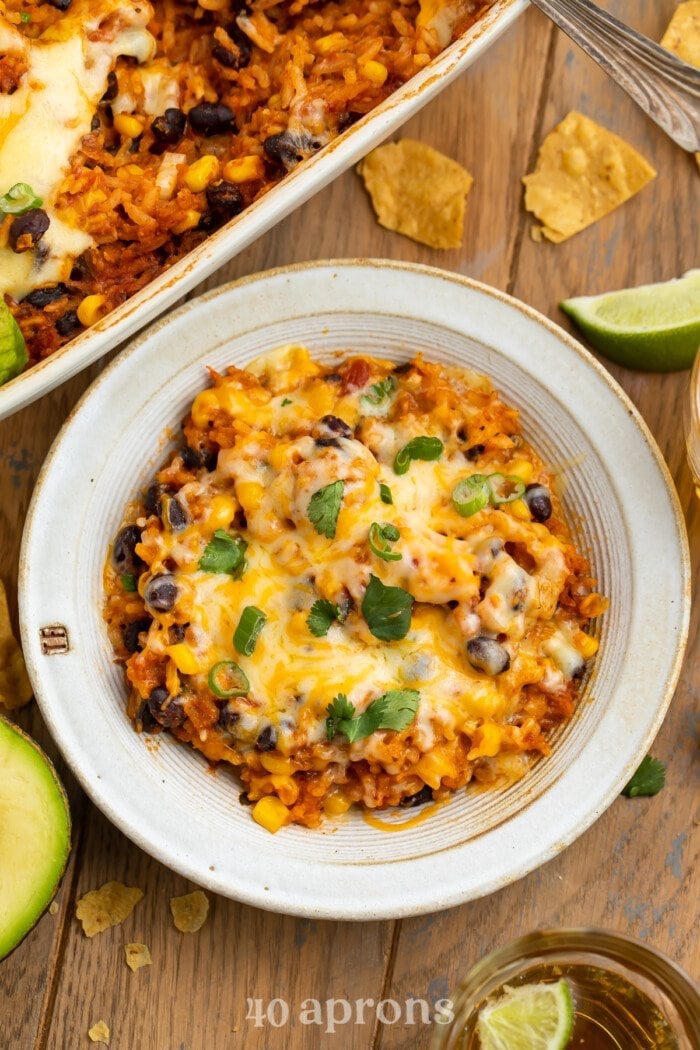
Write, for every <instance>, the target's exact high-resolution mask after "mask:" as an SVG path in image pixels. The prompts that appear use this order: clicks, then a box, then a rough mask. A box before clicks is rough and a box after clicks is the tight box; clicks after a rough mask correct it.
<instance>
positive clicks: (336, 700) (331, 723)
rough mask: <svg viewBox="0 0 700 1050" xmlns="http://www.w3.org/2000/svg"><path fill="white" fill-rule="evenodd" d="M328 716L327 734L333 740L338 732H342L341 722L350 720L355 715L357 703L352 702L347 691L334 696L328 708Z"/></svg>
mask: <svg viewBox="0 0 700 1050" xmlns="http://www.w3.org/2000/svg"><path fill="white" fill-rule="evenodd" d="M326 711H327V713H328V718H327V719H326V736H327V737H328V739H329V740H332V739H333V737H334V736H335V734H336V733H337V732H340V731H341V730H340V723H341V722H346V721H350V720H351V719H353V718H354V717H355V705H354V704H351V703H350V701H349V700H348V698H347V696H346V695H345V693H338V695H337V696H334V697H333V699H332V701H331V702H330V704H329V705H328V707H327V708H326Z"/></svg>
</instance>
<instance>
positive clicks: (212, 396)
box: [192, 390, 221, 430]
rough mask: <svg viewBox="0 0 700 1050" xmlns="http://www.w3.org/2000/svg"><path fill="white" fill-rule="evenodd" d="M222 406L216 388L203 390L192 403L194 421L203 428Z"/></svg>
mask: <svg viewBox="0 0 700 1050" xmlns="http://www.w3.org/2000/svg"><path fill="white" fill-rule="evenodd" d="M220 408H221V402H220V401H219V397H218V395H217V392H216V390H202V392H201V394H197V396H196V398H195V399H194V401H193V403H192V422H193V423H194V425H195V426H196V427H199V428H200V429H202V430H203V429H204V428H205V427H206V426H207V424H208V423H211V421H212V419H213V418H214V416H215V414H216V413H217V412H218V411H219V409H220Z"/></svg>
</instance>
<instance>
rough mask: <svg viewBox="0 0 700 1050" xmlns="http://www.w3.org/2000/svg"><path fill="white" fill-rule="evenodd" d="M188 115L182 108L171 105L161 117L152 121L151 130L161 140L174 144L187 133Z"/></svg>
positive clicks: (170, 144)
mask: <svg viewBox="0 0 700 1050" xmlns="http://www.w3.org/2000/svg"><path fill="white" fill-rule="evenodd" d="M186 125H187V117H186V116H185V114H184V113H183V112H182V110H181V109H176V108H175V107H174V106H170V107H169V108H168V109H166V110H165V112H164V113H163V114H162V116H160V117H156V118H155V120H154V121H152V122H151V131H152V132H153V134H154V135H155V137H156V138H157V139H158V141H159V142H164V143H167V144H168V145H169V146H172V145H173V144H174V143H175V142H179V141H180V139H181V138H182V136H183V135H184V134H185V127H186Z"/></svg>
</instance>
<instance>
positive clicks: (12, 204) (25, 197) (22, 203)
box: [0, 182, 43, 215]
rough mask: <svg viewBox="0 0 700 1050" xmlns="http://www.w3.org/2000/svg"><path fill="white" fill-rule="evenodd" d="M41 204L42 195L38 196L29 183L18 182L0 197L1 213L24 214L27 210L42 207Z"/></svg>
mask: <svg viewBox="0 0 700 1050" xmlns="http://www.w3.org/2000/svg"><path fill="white" fill-rule="evenodd" d="M41 204H43V201H42V199H41V197H37V195H36V193H35V192H34V190H33V189H32V187H31V186H30V185H29V184H28V183H26V182H16V183H15V184H14V186H11V187H10V189H9V190H8V191H7V193H5V194H4V195H3V196H2V197H0V214H3V215H22V214H23V213H24V212H25V211H30V210H31V209H32V208H38V207H40V205H41Z"/></svg>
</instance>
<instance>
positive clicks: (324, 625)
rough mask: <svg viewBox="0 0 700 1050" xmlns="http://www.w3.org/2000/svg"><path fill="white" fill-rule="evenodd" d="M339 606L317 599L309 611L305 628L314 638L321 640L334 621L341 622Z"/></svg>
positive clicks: (323, 599) (324, 599) (326, 600)
mask: <svg viewBox="0 0 700 1050" xmlns="http://www.w3.org/2000/svg"><path fill="white" fill-rule="evenodd" d="M342 618H343V617H342V614H341V611H340V606H339V605H336V604H335V603H334V602H329V601H328V599H327V598H319V599H318V601H315V602H314V604H313V605H312V606H311V608H310V610H309V615H308V617H307V619H306V626H307V627H308V628H309V630H310V631H311V633H312V634H313V635H314V637H316V638H323V637H324V636H325V635H327V634H328V629H329V627H330V625H331V624H332V623H333V622H334V620H342Z"/></svg>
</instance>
